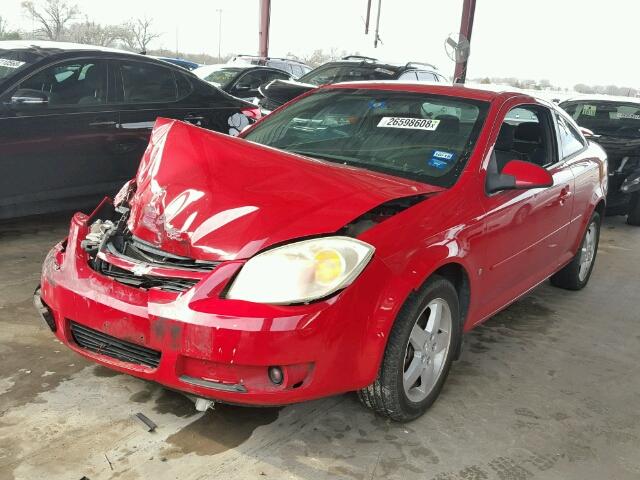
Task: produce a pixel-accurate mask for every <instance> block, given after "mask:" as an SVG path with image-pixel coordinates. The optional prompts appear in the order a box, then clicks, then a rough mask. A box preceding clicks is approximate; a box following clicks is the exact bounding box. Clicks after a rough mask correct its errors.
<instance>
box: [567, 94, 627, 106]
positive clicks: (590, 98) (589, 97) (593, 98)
mask: <svg viewBox="0 0 640 480" xmlns="http://www.w3.org/2000/svg"><path fill="white" fill-rule="evenodd" d="M566 102H614V103H635V104H637V105H640V98H638V97H619V96H615V95H599V94H585V95H577V96H575V97H571V98H567V99H566V100H563V101H562V102H560V103H566Z"/></svg>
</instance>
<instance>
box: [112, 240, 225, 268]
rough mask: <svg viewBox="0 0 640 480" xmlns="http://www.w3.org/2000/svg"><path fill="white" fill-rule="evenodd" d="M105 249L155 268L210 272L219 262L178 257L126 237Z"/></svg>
mask: <svg viewBox="0 0 640 480" xmlns="http://www.w3.org/2000/svg"><path fill="white" fill-rule="evenodd" d="M107 248H108V249H109V250H111V251H112V252H113V253H117V254H119V255H120V256H123V257H126V258H129V259H130V260H133V261H139V262H144V263H146V264H148V265H153V266H157V267H172V268H182V269H186V270H196V271H211V270H213V269H214V268H215V267H216V266H217V265H218V264H219V262H207V261H203V260H195V259H193V258H188V257H180V256H178V255H173V254H171V253H168V252H164V251H162V250H160V249H158V248H156V247H154V246H153V245H149V244H148V243H146V242H143V241H142V240H140V239H138V238H135V237H133V236H132V235H127V236H125V237H124V238H123V240H122V241H120V242H114V241H111V242H109V243H108V244H107Z"/></svg>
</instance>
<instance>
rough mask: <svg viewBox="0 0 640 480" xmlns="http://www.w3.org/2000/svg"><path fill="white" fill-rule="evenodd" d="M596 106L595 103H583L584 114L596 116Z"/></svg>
mask: <svg viewBox="0 0 640 480" xmlns="http://www.w3.org/2000/svg"><path fill="white" fill-rule="evenodd" d="M596 110H597V108H596V106H595V105H583V106H582V115H586V116H588V117H595V116H596Z"/></svg>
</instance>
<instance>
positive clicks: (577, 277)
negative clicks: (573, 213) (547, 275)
mask: <svg viewBox="0 0 640 480" xmlns="http://www.w3.org/2000/svg"><path fill="white" fill-rule="evenodd" d="M599 242H600V214H599V213H598V212H594V213H593V215H592V216H591V219H590V220H589V223H588V225H587V229H586V231H585V233H584V235H583V236H582V242H581V243H580V248H579V249H578V252H577V253H576V255H575V257H573V260H571V262H569V263H568V264H567V265H566V266H565V267H564V268H563V269H562V270H560V271H559V272H557V273H556V274H555V275H553V276H552V277H551V284H552V285H554V286H556V287H559V288H564V289H566V290H582V289H583V288H584V287H586V286H587V283H589V278H591V272H592V271H593V266H594V265H595V263H596V255H597V254H598V244H599ZM585 255H587V256H588V257H585Z"/></svg>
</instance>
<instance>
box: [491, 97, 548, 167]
mask: <svg viewBox="0 0 640 480" xmlns="http://www.w3.org/2000/svg"><path fill="white" fill-rule="evenodd" d="M550 122H551V117H550V115H549V114H548V113H545V112H544V111H543V110H542V108H540V107H535V106H521V107H516V108H513V109H511V110H510V111H509V112H508V113H507V115H506V116H505V119H504V122H503V123H502V127H500V132H499V134H498V139H497V140H496V143H495V147H494V154H495V160H496V163H497V167H498V171H499V172H500V171H502V169H503V168H504V166H505V165H506V164H507V162H509V161H511V160H523V161H525V162H531V163H535V164H536V165H539V166H548V165H551V164H553V163H556V162H555V149H554V147H553V137H552V133H551V132H552V130H551V129H552V128H553V127H552V126H551V123H550Z"/></svg>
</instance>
